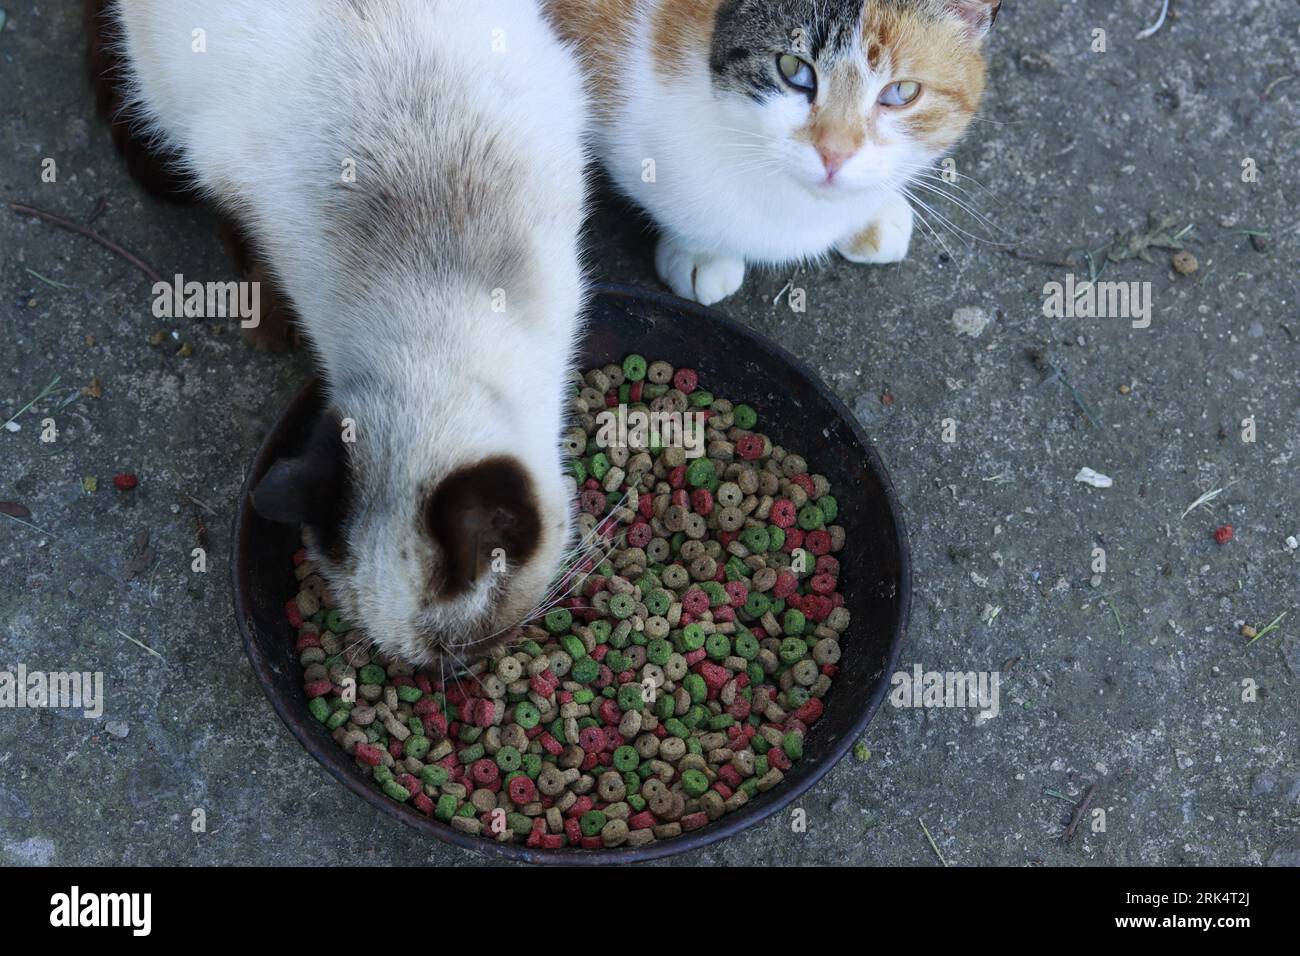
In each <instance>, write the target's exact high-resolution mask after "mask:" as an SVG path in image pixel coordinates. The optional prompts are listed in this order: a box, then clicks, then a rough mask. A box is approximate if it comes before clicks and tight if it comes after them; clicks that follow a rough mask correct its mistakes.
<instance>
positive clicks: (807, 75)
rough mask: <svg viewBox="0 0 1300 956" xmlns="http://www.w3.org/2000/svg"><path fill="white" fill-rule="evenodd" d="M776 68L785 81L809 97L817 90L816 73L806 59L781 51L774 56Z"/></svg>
mask: <svg viewBox="0 0 1300 956" xmlns="http://www.w3.org/2000/svg"><path fill="white" fill-rule="evenodd" d="M776 68H777V69H778V70H780V71H781V76H782V78H783V79H784V80H785V81H786V83H788V84H789V85H790V86H791V87H793V88H794V89H796V90H798V91H799V92H801V93H807V94H808V96H809V97H812V95H813V94H815V93H816V92H817V74H816V73H815V72H813V68H812V64H811V63H808V62H807V61H806V60H801V59H799V58H798V57H797V56H793V55H792V54H789V53H783V54H781V55H780V56H779V57H777V58H776Z"/></svg>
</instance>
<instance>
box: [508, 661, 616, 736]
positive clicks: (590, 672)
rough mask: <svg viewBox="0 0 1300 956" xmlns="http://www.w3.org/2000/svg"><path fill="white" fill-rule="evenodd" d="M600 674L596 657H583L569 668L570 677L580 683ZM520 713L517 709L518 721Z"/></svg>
mask: <svg viewBox="0 0 1300 956" xmlns="http://www.w3.org/2000/svg"><path fill="white" fill-rule="evenodd" d="M599 676H600V664H598V663H597V662H596V661H595V659H594V658H591V657H583V658H581V659H579V660H576V661H574V662H573V667H572V668H571V669H570V670H569V679H570V680H573V681H576V682H577V683H579V684H590V683H591V682H592V681H594V680H595V679H596V678H597V677H599ZM578 693H582V692H581V691H579V692H578ZM573 699H574V700H575V701H577V700H578V697H577V694H575V695H574V697H573ZM578 702H579V703H584V701H578ZM518 714H519V711H518V710H517V709H516V711H515V717H516V722H518ZM520 726H521V727H522V726H523V724H520Z"/></svg>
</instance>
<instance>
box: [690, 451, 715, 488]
mask: <svg viewBox="0 0 1300 956" xmlns="http://www.w3.org/2000/svg"><path fill="white" fill-rule="evenodd" d="M715 474H716V473H715V472H714V468H713V462H712V461H711V460H710V459H708V458H696V459H695V460H694V461H693V462H691V463H690V465H688V466H687V468H686V483H687V484H689V485H690V486H691V487H693V488H700V487H702V486H704V485H707V484H708V483H709V482H711V481H712V480H713V479H714V477H715Z"/></svg>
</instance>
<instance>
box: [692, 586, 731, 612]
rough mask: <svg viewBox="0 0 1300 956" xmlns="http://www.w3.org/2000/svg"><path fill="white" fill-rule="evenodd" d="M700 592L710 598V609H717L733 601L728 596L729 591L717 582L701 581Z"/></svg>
mask: <svg viewBox="0 0 1300 956" xmlns="http://www.w3.org/2000/svg"><path fill="white" fill-rule="evenodd" d="M700 590H701V591H703V592H704V593H705V595H707V596H708V599H709V607H717V606H718V605H719V604H726V603H728V602H729V601H730V600H731V598H730V597H728V595H727V589H726V588H724V587H723V586H722V585H721V584H719V583H718V582H717V581H701V582H700Z"/></svg>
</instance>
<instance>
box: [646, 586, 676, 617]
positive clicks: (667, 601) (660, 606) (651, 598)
mask: <svg viewBox="0 0 1300 956" xmlns="http://www.w3.org/2000/svg"><path fill="white" fill-rule="evenodd" d="M672 606H673V599H672V596H671V595H670V594H669V593H668V592H667V591H665V590H664V589H663V588H655V589H654V590H653V591H651V592H650V593H649V594H647V595H646V596H645V609H646V610H647V611H649V612H650V614H651V615H652V616H654V617H660V616H662V615H664V614H667V613H668V609H669V608H670V607H672Z"/></svg>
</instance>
